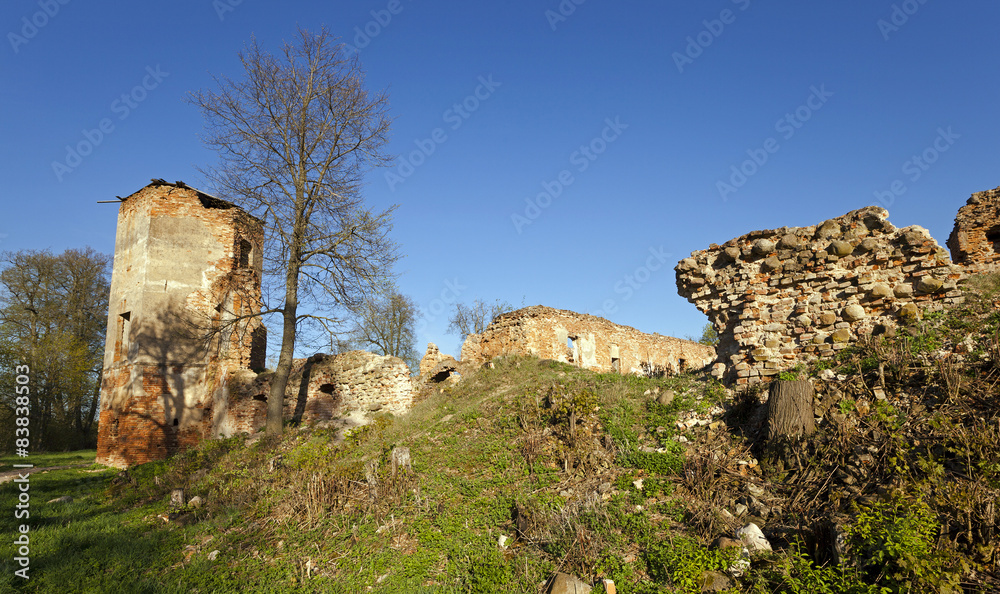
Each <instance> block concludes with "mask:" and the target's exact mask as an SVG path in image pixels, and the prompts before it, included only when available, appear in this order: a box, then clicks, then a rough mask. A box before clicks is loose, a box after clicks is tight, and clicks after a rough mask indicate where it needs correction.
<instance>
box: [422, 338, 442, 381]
mask: <svg viewBox="0 0 1000 594" xmlns="http://www.w3.org/2000/svg"><path fill="white" fill-rule="evenodd" d="M447 358H448V355H445V354H442V353H441V350H440V349H439V348H438V346H437V345H436V344H434V343H433V342H428V343H427V352H426V353H424V356H423V358H422V359H420V377H422V378H426V377H427V374H428V373H430V372H431V371H432V370H433V369H434V368H435V367H437V365H438V363H440V362H441V361H444V360H445V359H447Z"/></svg>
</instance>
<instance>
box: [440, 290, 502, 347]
mask: <svg viewBox="0 0 1000 594" xmlns="http://www.w3.org/2000/svg"><path fill="white" fill-rule="evenodd" d="M513 310H514V306H513V305H511V304H510V303H507V302H506V301H500V300H499V299H497V300H496V302H495V303H492V304H488V303H486V302H484V301H483V300H482V299H476V300H475V301H473V302H472V305H465V304H464V303H456V304H455V313H453V314H452V316H451V318H449V319H448V322H449V324H448V332H452V333H454V334H458V335H459V338H460V340H461V341H463V342H464V341H465V337H466V336H468V335H470V334H479V333H480V332H482V331H483V330H485V329H486V327H487V326H489V325H490V322H492V321H493V319H494V318H496V317H497V316H499V315H501V314H505V313H507V312H509V311H513Z"/></svg>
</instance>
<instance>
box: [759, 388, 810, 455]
mask: <svg viewBox="0 0 1000 594" xmlns="http://www.w3.org/2000/svg"><path fill="white" fill-rule="evenodd" d="M815 430H816V424H815V421H814V419H813V386H812V382H810V381H809V380H796V381H781V380H775V381H773V382H771V387H770V393H769V394H768V398H767V439H768V441H772V440H774V439H775V438H780V437H785V438H792V439H797V438H800V437H806V436H808V435H812V434H813V432H814V431H815Z"/></svg>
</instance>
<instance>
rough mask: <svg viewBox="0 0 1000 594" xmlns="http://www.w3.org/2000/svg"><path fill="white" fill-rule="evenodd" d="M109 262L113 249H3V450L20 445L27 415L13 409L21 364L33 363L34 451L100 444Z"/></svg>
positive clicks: (0, 295)
mask: <svg viewBox="0 0 1000 594" xmlns="http://www.w3.org/2000/svg"><path fill="white" fill-rule="evenodd" d="M110 265H111V257H110V256H108V255H106V254H102V253H100V252H96V251H94V250H93V249H91V248H85V249H83V250H74V249H71V250H66V251H65V252H63V253H62V254H59V255H55V254H53V253H52V252H50V251H32V250H22V251H18V252H3V253H2V254H0V446H2V447H3V448H4V451H6V452H10V451H11V450H12V448H13V446H14V430H15V416H21V415H15V412H16V405H17V404H18V403H17V402H16V400H15V397H16V391H15V386H16V384H15V378H16V376H17V375H18V374H17V373H16V369H17V368H18V366H27V367H28V369H29V370H30V371H29V373H28V374H27V375H28V377H29V383H28V384H27V385H28V388H29V390H28V403H29V414H28V419H29V424H28V429H29V440H30V441H29V443H30V446H29V452H31V451H33V452H38V451H53V450H65V449H83V448H93V447H95V445H96V443H97V419H98V413H99V401H100V394H101V371H102V367H103V359H104V339H105V328H106V326H107V319H108V294H109V292H110ZM22 391H23V390H22ZM22 403H23V401H22Z"/></svg>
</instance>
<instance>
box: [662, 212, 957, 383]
mask: <svg viewBox="0 0 1000 594" xmlns="http://www.w3.org/2000/svg"><path fill="white" fill-rule="evenodd" d="M887 217H888V213H887V212H886V211H885V209H882V208H879V207H874V206H870V207H866V208H862V209H859V210H855V211H852V212H849V213H847V214H845V215H843V216H840V217H837V218H834V219H830V220H828V221H825V222H823V223H821V224H819V225H815V226H811V227H782V228H780V229H772V230H764V231H753V232H751V233H747V234H746V235H742V236H740V237H737V238H735V239H731V240H729V241H727V242H726V243H725V244H723V245H721V246H720V245H716V244H712V245H711V246H710V247H709V249H706V250H699V251H696V252H693V253H692V254H691V257H689V258H685V259H684V260H682V261H681V262H680V263H679V264H678V265H677V267H676V268H675V270H676V273H677V288H678V292H679V293H680V295H681V296H682V297H685V298H686V299H687V300H688V301H690V302H691V303H693V304H694V305H696V306H697V307H698V309H700V310H701V311H702V312H704V313H705V314H706V315H708V318H709V320H710V321H711V322H712V324H713V325H714V326H715V329H716V330H717V331H718V333H719V344H718V347H717V349H718V360H717V362H716V363H715V365H714V366H713V374H714V375H716V376H718V377H720V378H722V379H723V381H724V382H726V383H727V384H730V385H732V384H736V385H741V386H746V385H749V384H754V383H758V382H762V381H769V380H770V379H772V378H774V376H776V375H778V374H779V373H780V372H781V371H782V370H786V369H790V368H793V367H795V366H796V365H798V364H799V363H802V362H807V361H811V360H814V359H817V358H826V357H829V356H831V355H833V354H834V353H835V352H836V351H837V350H839V349H842V348H844V347H846V346H847V345H848V344H849V343H850V342H851V341H853V340H856V339H857V338H858V337H860V336H862V335H865V334H870V333H872V332H875V333H879V332H885V331H890V329H891V328H894V327H895V326H896V325H897V324H898V323H899V321H900V320H901V319H903V318H907V317H916V316H919V315H920V313H919V312H920V311H923V310H928V309H940V308H941V307H944V306H946V305H950V304H953V303H955V302H957V301H958V300H960V299H961V292H960V291H958V290H957V289H956V284H957V282H958V281H959V280H960V279H962V278H964V277H965V276H966V269H964V268H963V267H962V266H958V265H955V264H952V262H951V260H950V259H949V257H948V253H947V252H946V251H945V250H944V249H942V248H941V247H940V246H939V245H938V244H937V242H936V241H935V240H934V239H933V238H932V237H931V236H930V234H929V233H928V231H927V230H926V229H924V228H922V227H918V226H911V227H906V228H904V229H897V228H896V227H895V226H893V225H892V224H891V223H890V222H889V221H888V220H886V219H887Z"/></svg>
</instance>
